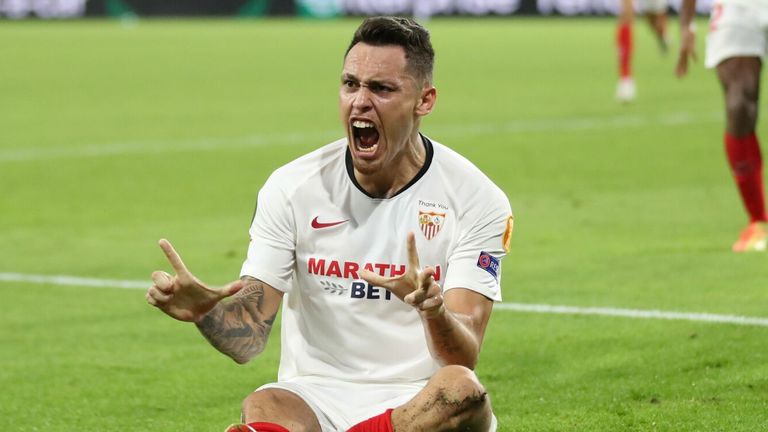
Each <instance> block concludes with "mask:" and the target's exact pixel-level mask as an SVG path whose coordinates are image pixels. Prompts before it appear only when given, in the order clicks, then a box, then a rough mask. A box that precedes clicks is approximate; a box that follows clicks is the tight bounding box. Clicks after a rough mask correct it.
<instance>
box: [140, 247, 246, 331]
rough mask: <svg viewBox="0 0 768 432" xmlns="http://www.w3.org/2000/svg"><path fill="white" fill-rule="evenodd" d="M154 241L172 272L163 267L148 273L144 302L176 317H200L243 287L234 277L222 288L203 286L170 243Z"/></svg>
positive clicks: (185, 318)
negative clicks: (145, 300) (148, 279)
mask: <svg viewBox="0 0 768 432" xmlns="http://www.w3.org/2000/svg"><path fill="white" fill-rule="evenodd" d="M158 244H159V245H160V248H161V249H162V250H163V252H165V256H166V257H167V258H168V261H169V262H170V263H171V267H173V270H174V271H175V272H176V276H171V275H170V274H168V273H166V272H164V271H155V272H153V273H152V286H151V287H150V288H149V290H147V296H146V297H147V303H149V304H151V305H152V306H155V307H156V308H158V309H160V310H161V311H163V312H165V313H166V314H168V315H170V316H171V317H173V318H176V319H177V320H180V321H191V322H197V321H200V320H201V319H202V318H203V317H204V316H205V314H207V313H208V312H209V311H210V310H211V309H213V308H214V306H216V304H217V303H218V302H219V301H221V300H222V299H224V298H226V297H229V296H231V295H233V294H235V293H237V292H238V291H240V290H241V289H242V288H243V283H242V282H241V281H239V280H238V281H235V282H232V283H230V284H229V285H226V286H224V287H222V288H218V289H213V288H209V287H207V286H206V285H205V284H204V283H203V282H201V281H200V280H199V279H198V278H196V277H195V276H194V275H193V274H192V273H190V272H189V270H187V267H186V266H185V265H184V262H183V261H182V260H181V257H179V254H178V253H176V250H174V249H173V246H171V243H170V242H169V241H168V240H166V239H161V240H160V241H159V242H158Z"/></svg>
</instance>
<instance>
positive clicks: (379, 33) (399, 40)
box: [344, 16, 435, 83]
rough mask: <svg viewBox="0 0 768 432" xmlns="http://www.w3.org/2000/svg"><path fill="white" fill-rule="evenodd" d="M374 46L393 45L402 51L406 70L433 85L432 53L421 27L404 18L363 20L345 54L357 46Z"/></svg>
mask: <svg viewBox="0 0 768 432" xmlns="http://www.w3.org/2000/svg"><path fill="white" fill-rule="evenodd" d="M361 42H362V43H364V44H368V45H373V46H384V45H396V46H400V47H402V48H403V49H404V50H405V59H406V61H407V63H408V69H410V72H411V73H413V75H414V76H415V77H416V78H418V79H421V80H423V81H425V82H427V83H431V82H432V69H433V68H434V65H435V50H434V49H432V42H430V40H429V32H428V31H427V29H425V28H424V27H423V26H422V25H421V24H419V23H417V22H416V21H414V20H412V19H411V18H404V17H387V16H380V17H371V18H366V19H365V21H363V23H362V24H360V27H358V28H357V31H355V35H354V36H353V37H352V42H350V44H349V47H348V48H347V52H346V53H345V54H344V56H345V57H346V55H347V54H349V50H351V49H352V47H353V46H355V45H357V44H358V43H361Z"/></svg>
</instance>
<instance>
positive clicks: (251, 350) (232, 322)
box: [197, 276, 277, 363]
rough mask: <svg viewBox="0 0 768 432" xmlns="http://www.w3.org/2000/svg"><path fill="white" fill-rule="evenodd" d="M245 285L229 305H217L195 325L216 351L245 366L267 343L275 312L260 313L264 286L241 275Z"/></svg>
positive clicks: (251, 278)
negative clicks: (269, 313)
mask: <svg viewBox="0 0 768 432" xmlns="http://www.w3.org/2000/svg"><path fill="white" fill-rule="evenodd" d="M242 280H243V282H245V286H244V287H243V288H242V289H241V290H240V291H239V292H238V293H237V294H235V295H234V296H232V299H231V300H230V301H228V302H221V303H219V304H218V305H216V307H215V308H213V309H212V310H211V311H210V312H208V314H207V315H206V316H205V317H204V318H203V319H202V320H201V321H200V322H198V323H197V328H198V329H199V330H200V332H201V333H202V334H203V336H205V338H206V339H208V342H210V343H211V345H213V346H214V347H215V348H216V349H217V350H219V351H221V352H222V353H224V354H226V355H228V356H230V357H232V359H233V360H235V361H236V362H238V363H245V362H247V361H248V360H250V359H251V358H252V357H253V356H255V355H257V354H259V353H260V352H261V351H262V350H263V349H264V346H265V345H266V343H267V338H268V337H269V332H270V330H272V324H273V323H274V322H275V316H276V315H277V314H276V313H273V314H271V316H268V315H267V312H265V311H264V310H263V306H264V305H263V303H264V283H263V282H261V281H260V280H258V279H256V278H253V277H250V276H243V278H242Z"/></svg>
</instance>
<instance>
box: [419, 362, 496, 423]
mask: <svg viewBox="0 0 768 432" xmlns="http://www.w3.org/2000/svg"><path fill="white" fill-rule="evenodd" d="M432 380H433V381H434V384H435V386H436V388H437V389H438V399H439V400H438V402H443V403H445V404H446V405H448V406H452V407H454V408H455V409H456V410H457V411H467V410H470V411H473V410H479V411H484V410H486V409H487V410H488V411H489V412H490V402H489V400H488V393H487V392H486V391H485V387H483V385H482V384H481V383H480V380H478V379H477V376H476V375H475V373H474V372H473V371H472V370H470V369H468V368H466V367H464V366H458V365H451V366H445V367H443V368H441V369H440V370H439V371H437V373H435V375H434V376H433V377H432Z"/></svg>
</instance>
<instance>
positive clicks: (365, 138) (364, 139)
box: [358, 128, 379, 147]
mask: <svg viewBox="0 0 768 432" xmlns="http://www.w3.org/2000/svg"><path fill="white" fill-rule="evenodd" d="M358 134H359V136H360V145H361V146H362V147H371V146H373V145H374V144H376V143H377V142H379V131H377V130H376V129H375V128H363V129H360V130H359V132H358Z"/></svg>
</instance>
